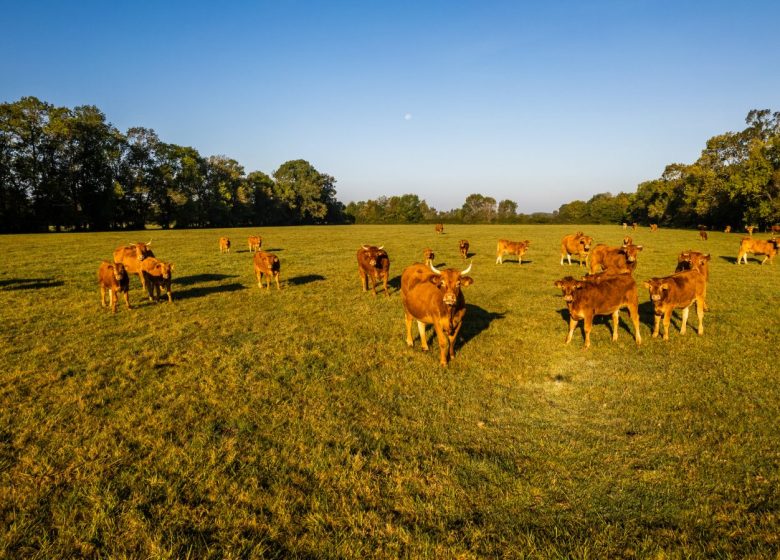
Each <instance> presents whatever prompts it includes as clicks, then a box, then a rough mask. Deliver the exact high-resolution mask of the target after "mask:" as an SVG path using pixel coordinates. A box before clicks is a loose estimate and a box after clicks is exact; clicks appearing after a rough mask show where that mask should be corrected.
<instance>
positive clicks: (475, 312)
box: [434, 303, 506, 345]
mask: <svg viewBox="0 0 780 560" xmlns="http://www.w3.org/2000/svg"><path fill="white" fill-rule="evenodd" d="M504 317H506V311H504V312H503V313H496V312H493V311H488V310H487V309H482V308H481V307H480V306H478V305H474V304H471V303H467V304H466V315H465V316H464V320H463V326H462V327H461V329H460V333H458V334H459V338H460V340H461V344H462V345H465V344H468V343H469V341H471V339H473V338H475V337H476V336H477V335H479V334H480V333H481V332H482V331H484V330H485V329H487V328H488V327H489V326H490V323H492V322H493V321H496V320H499V319H503V318H504ZM434 333H435V331H434ZM435 336H436V335H435V334H434V338H435Z"/></svg>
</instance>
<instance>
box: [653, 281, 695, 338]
mask: <svg viewBox="0 0 780 560" xmlns="http://www.w3.org/2000/svg"><path fill="white" fill-rule="evenodd" d="M644 285H645V287H646V288H647V290H648V291H649V292H650V301H652V302H653V308H654V310H655V325H654V327H653V338H658V331H659V329H660V324H661V318H663V322H664V340H669V323H670V322H671V319H672V311H674V310H675V309H682V310H683V311H682V320H681V321H680V323H681V324H680V334H685V329H686V325H687V324H688V312H689V310H690V308H691V305H692V304H693V302H694V301H695V302H696V315H697V316H698V317H699V328H698V333H699V336H701V335H703V334H704V307H705V303H706V302H705V293H706V281H705V280H704V275H703V274H701V273H700V272H699V271H698V270H684V271H682V272H677V273H675V274H672V275H671V276H666V277H664V278H651V279H650V280H647V281H646V282H645V283H644Z"/></svg>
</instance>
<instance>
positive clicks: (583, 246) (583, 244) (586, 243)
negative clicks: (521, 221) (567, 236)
mask: <svg viewBox="0 0 780 560" xmlns="http://www.w3.org/2000/svg"><path fill="white" fill-rule="evenodd" d="M579 233H580V235H579V236H578V238H577V243H579V244H580V250H581V251H582V252H583V253H587V252H588V251H590V245H591V243H593V238H592V237H591V236H590V235H585V234H584V233H582V232H579ZM527 243H528V241H526V244H527Z"/></svg>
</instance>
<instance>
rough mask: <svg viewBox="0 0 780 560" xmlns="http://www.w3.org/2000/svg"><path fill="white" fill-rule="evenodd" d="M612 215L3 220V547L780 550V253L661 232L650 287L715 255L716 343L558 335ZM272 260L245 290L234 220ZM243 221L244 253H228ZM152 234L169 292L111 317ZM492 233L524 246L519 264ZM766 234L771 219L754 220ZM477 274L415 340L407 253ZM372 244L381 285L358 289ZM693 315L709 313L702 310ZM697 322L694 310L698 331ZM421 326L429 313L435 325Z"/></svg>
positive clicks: (500, 552) (304, 553) (244, 261)
mask: <svg viewBox="0 0 780 560" xmlns="http://www.w3.org/2000/svg"><path fill="white" fill-rule="evenodd" d="M577 229H582V230H584V231H585V232H586V233H588V234H590V235H592V236H593V237H594V239H595V240H596V242H604V243H608V244H613V245H616V244H620V242H621V240H622V237H623V235H624V232H623V230H622V228H620V227H618V226H587V227H580V228H577V227H564V226H455V225H448V226H446V228H445V234H443V235H436V234H435V233H434V232H433V226H432V225H426V226H345V227H295V228H292V227H291V228H261V229H257V230H197V231H153V232H145V233H143V235H142V234H140V233H132V234H128V233H97V234H62V235H55V234H51V235H27V236H2V237H0V254H2V255H3V257H2V261H1V262H2V264H0V325H2V326H1V327H0V335H1V342H2V350H1V351H0V403H1V404H2V407H1V408H0V557H5V558H66V557H71V558H75V557H102V558H261V557H262V558H282V557H284V558H367V557H375V558H396V557H405V558H437V559H438V558H472V557H473V558H476V557H508V558H689V557H690V558H777V556H778V554H780V536H778V534H779V533H780V521H779V519H778V515H780V512H779V510H780V420H779V419H780V387H779V384H778V371H780V370H779V369H778V366H777V360H776V356H777V351H778V342H779V341H780V339H779V338H778V333H779V332H780V262H777V263H775V264H774V265H773V266H769V265H764V266H759V264H758V261H756V260H754V259H750V261H749V264H748V265H747V266H745V265H740V266H736V265H735V264H734V263H735V261H736V254H737V248H738V245H739V240H740V238H741V235H739V234H729V235H727V234H723V233H712V234H710V239H709V241H707V242H701V241H699V238H698V234H697V232H694V231H680V230H661V231H659V232H658V233H655V234H651V233H650V232H649V230H648V229H647V228H642V229H640V230H639V231H637V232H635V234H634V238H635V242H636V243H641V244H643V245H644V247H645V249H644V251H643V252H642V253H641V255H640V263H639V267H638V269H637V271H636V273H635V277H636V278H637V280H638V281H639V282H641V281H642V280H645V279H648V278H650V277H652V276H664V275H668V274H671V273H672V272H673V271H674V267H675V265H676V256H677V254H678V253H679V252H680V251H681V250H684V249H689V248H693V249H697V250H704V251H705V252H709V253H711V254H712V261H711V266H710V271H711V272H710V286H709V289H708V302H709V305H710V311H709V312H708V313H707V314H706V316H705V319H704V321H705V322H704V328H705V332H704V336H702V337H699V336H697V335H696V333H695V329H689V331H688V333H687V334H686V335H685V336H680V334H679V313H676V314H675V319H674V320H673V323H672V324H673V331H672V332H671V335H670V336H671V340H669V341H668V342H664V341H662V340H660V339H653V338H651V337H650V330H651V326H652V318H653V314H652V307H651V306H650V304H649V303H648V296H647V291H646V290H645V289H644V288H641V289H640V304H641V305H640V312H641V315H642V325H641V330H642V336H643V339H644V340H643V344H642V345H641V346H639V347H638V346H637V345H636V344H635V343H634V340H633V337H632V333H631V328H630V327H629V326H628V325H629V322H628V317H627V313H625V312H623V313H622V315H621V329H620V335H619V339H618V341H617V342H614V343H613V342H612V341H611V340H610V327H609V323H608V321H607V319H608V318H606V317H605V318H601V319H600V320H598V321H597V323H596V325H594V329H593V333H592V344H593V347H592V348H591V349H590V350H589V351H584V350H583V337H582V333H581V330H579V329H578V331H577V332H576V333H575V338H574V340H573V342H572V343H571V344H570V345H568V346H566V345H564V344H563V341H564V338H565V335H566V331H567V318H568V315H567V312H566V311H565V306H564V304H563V301H562V299H561V296H560V290H558V289H556V288H555V287H554V286H553V282H554V281H555V280H557V279H559V278H561V277H563V276H565V275H569V274H575V275H576V274H578V273H579V270H578V268H577V266H576V265H574V266H571V267H569V266H563V267H562V266H561V265H560V264H559V259H560V255H559V252H558V251H559V247H560V239H561V237H563V235H565V234H566V233H571V232H573V231H575V230H577ZM253 232H257V233H259V234H261V235H262V236H263V238H264V242H263V248H264V249H267V250H272V251H274V252H276V254H277V255H278V256H279V257H280V258H281V261H282V290H281V291H280V292H277V291H276V290H275V289H274V288H272V289H271V290H270V291H269V292H266V291H261V290H260V289H258V287H257V285H256V283H255V280H254V276H253V271H252V258H251V254H250V253H249V252H248V251H247V249H246V237H247V235H248V234H250V233H253ZM220 235H228V236H229V237H230V238H231V239H232V241H233V252H232V253H230V254H223V255H221V254H220V253H219V251H218V247H217V240H218V238H219V236H220ZM149 237H152V239H153V245H152V246H153V249H154V250H155V253H156V255H157V257H158V258H161V259H163V260H168V261H172V262H173V263H174V264H175V267H176V268H175V271H174V283H173V292H174V293H173V297H174V303H173V304H168V303H160V304H153V303H150V302H147V301H144V300H143V299H142V297H141V295H142V294H141V289H140V283H139V282H138V279H137V278H133V279H131V288H132V292H131V303H132V304H133V305H134V309H132V310H131V311H127V310H126V309H125V308H124V306H123V305H122V303H120V305H119V308H118V311H117V313H116V315H112V314H111V313H110V312H109V311H108V310H106V309H103V308H101V307H100V304H99V293H98V290H97V285H96V281H95V273H96V270H97V268H98V265H99V261H100V260H101V259H109V258H111V253H112V250H113V249H114V248H115V247H116V246H117V245H119V244H123V243H126V242H129V241H135V240H141V241H146V240H148V238H149ZM500 237H505V238H509V239H516V240H524V239H529V240H531V249H530V251H529V253H528V254H527V255H526V257H525V259H527V262H526V261H525V259H524V262H523V264H522V265H521V266H518V265H517V264H516V262H515V261H514V259H511V258H510V259H508V260H505V262H504V264H503V265H496V264H494V263H495V244H496V240H497V239H498V238H500ZM760 237H762V238H765V237H766V236H765V235H762V236H760ZM461 238H467V239H469V240H470V242H471V253H473V263H474V266H473V269H472V272H471V274H470V276H472V277H473V278H474V280H475V283H474V285H473V286H470V287H468V288H467V289H466V290H465V291H464V293H465V295H466V301H467V305H468V311H467V314H466V318H465V325H464V327H463V329H462V331H461V340H459V342H458V344H457V347H456V352H457V354H456V357H455V359H454V361H453V362H452V363H451V364H450V366H449V367H448V368H446V369H445V368H441V367H440V366H439V365H438V352H437V351H436V350H435V348H436V345H435V342H434V344H433V348H434V350H433V351H432V352H429V353H423V352H422V351H421V350H420V346H419V340H417V341H416V345H415V348H413V349H410V348H408V347H407V346H406V344H405V342H404V336H405V334H404V322H403V312H402V307H401V298H400V294H399V292H398V288H399V284H400V274H401V271H402V269H403V267H404V266H406V265H408V264H411V263H412V262H414V261H415V260H420V258H421V253H422V250H423V248H425V247H426V246H430V247H432V248H433V249H434V250H435V252H436V259H435V261H434V262H435V263H437V264H438V265H447V266H456V267H465V263H464V262H463V261H462V260H461V259H460V257H459V256H458V240H459V239H461ZM363 243H372V244H377V245H379V244H384V245H385V248H386V249H387V250H388V252H389V254H390V258H391V262H392V264H391V269H390V273H391V274H390V276H391V278H392V281H391V296H390V297H389V298H385V297H383V296H382V295H381V294H380V295H379V296H377V297H372V296H371V295H370V294H365V293H362V292H361V291H360V288H359V280H358V275H357V265H356V259H355V253H356V251H357V249H358V247H359V246H360V245H361V244H363ZM691 315H692V319H693V321H692V323H693V325H694V326H695V324H696V323H695V314H694V313H692V314H691ZM690 326H691V324H690V323H689V327H690ZM429 336H431V334H430V329H429Z"/></svg>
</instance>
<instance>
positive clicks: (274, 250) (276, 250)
mask: <svg viewBox="0 0 780 560" xmlns="http://www.w3.org/2000/svg"><path fill="white" fill-rule="evenodd" d="M260 250H261V251H265V252H266V253H281V252H282V251H284V249H276V248H274V249H263V248H262V247H261V248H260Z"/></svg>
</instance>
